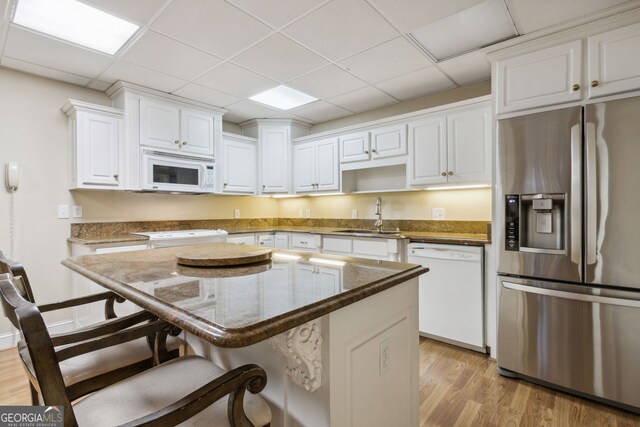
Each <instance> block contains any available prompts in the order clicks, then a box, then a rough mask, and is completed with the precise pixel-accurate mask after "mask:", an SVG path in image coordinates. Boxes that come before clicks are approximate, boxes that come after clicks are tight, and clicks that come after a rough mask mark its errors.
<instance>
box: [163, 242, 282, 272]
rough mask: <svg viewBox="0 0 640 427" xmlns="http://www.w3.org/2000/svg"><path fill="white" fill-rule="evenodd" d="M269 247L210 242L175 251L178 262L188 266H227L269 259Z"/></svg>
mask: <svg viewBox="0 0 640 427" xmlns="http://www.w3.org/2000/svg"><path fill="white" fill-rule="evenodd" d="M271 252H272V251H271V249H270V248H263V247H260V246H251V245H238V244H233V243H210V244H206V245H193V246H190V247H185V248H184V250H183V251H180V252H178V253H176V258H177V259H178V264H180V265H188V266H190V267H228V266H233V265H246V264H254V263H257V262H262V261H267V260H269V259H271Z"/></svg>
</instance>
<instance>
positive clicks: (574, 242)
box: [570, 124, 582, 264]
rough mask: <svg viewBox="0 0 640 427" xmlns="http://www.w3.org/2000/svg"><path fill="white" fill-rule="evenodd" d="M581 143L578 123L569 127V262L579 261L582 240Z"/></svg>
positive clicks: (575, 262)
mask: <svg viewBox="0 0 640 427" xmlns="http://www.w3.org/2000/svg"><path fill="white" fill-rule="evenodd" d="M581 177H582V144H581V138H580V125H579V124H577V125H574V126H572V127H571V200H570V206H571V207H570V216H571V231H570V233H571V236H570V244H571V253H570V255H571V262H573V263H574V264H578V263H580V250H581V248H582V242H581V241H580V237H581V235H582V215H581V212H582V188H580V187H581V185H580V183H581Z"/></svg>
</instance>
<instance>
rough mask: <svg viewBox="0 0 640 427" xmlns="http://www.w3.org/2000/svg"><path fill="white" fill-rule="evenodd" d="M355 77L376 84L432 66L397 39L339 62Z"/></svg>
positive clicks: (424, 57) (410, 45) (406, 42)
mask: <svg viewBox="0 0 640 427" xmlns="http://www.w3.org/2000/svg"><path fill="white" fill-rule="evenodd" d="M340 65H341V66H343V67H345V68H346V69H348V70H349V71H350V72H352V73H353V74H355V75H356V76H358V77H360V78H362V79H363V80H366V81H368V82H369V83H377V82H381V81H383V80H388V79H390V78H393V77H397V76H401V75H403V74H407V73H410V72H412V71H416V70H419V69H421V68H425V67H428V66H430V65H432V62H431V61H430V60H429V59H427V57H426V56H425V55H423V54H422V53H421V52H419V51H418V49H417V48H415V47H414V46H413V45H412V44H411V43H409V42H408V41H406V40H405V39H404V38H402V37H398V38H396V39H393V40H391V41H388V42H386V43H383V44H381V45H379V46H376V47H374V48H372V49H369V50H367V51H365V52H362V53H359V54H357V55H355V56H352V57H351V58H347V59H345V60H344V61H342V62H340Z"/></svg>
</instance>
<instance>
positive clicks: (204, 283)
mask: <svg viewBox="0 0 640 427" xmlns="http://www.w3.org/2000/svg"><path fill="white" fill-rule="evenodd" d="M220 245H231V244H229V243H208V244H200V245H193V246H190V247H196V246H197V247H200V248H205V247H206V248H210V249H211V250H212V251H215V250H220V249H221V248H223V246H220ZM185 248H186V247H184V246H183V247H180V246H178V247H170V248H161V249H147V250H141V251H135V252H127V253H112V254H100V255H86V256H82V257H76V258H69V259H66V260H64V261H63V262H62V264H63V265H65V266H67V267H69V268H70V269H72V270H74V271H76V272H78V273H80V274H81V275H83V276H85V277H87V278H89V279H91V280H93V281H95V282H97V283H98V284H100V285H102V286H104V287H105V288H107V289H110V290H112V291H114V292H116V293H118V294H120V295H122V296H123V297H124V298H126V299H128V300H130V301H132V302H133V303H135V304H137V305H138V306H140V307H142V308H143V309H145V310H148V311H150V312H152V313H154V314H155V315H157V316H159V317H162V318H164V319H166V320H168V321H169V322H171V323H173V324H174V325H177V326H179V327H181V328H183V329H184V330H186V331H188V332H191V333H193V334H194V335H196V336H198V337H200V338H202V339H204V340H206V341H209V342H210V343H212V344H215V345H217V346H221V347H243V346H248V345H251V344H255V343H257V342H259V341H262V340H264V339H267V338H269V337H272V336H274V335H277V334H279V333H282V332H284V331H287V330H289V329H291V328H293V327H295V326H298V325H300V324H302V323H304V322H307V321H310V320H312V319H315V318H319V317H321V316H323V315H325V314H328V313H330V312H332V311H334V310H337V309H340V308H342V307H345V306H347V305H349V304H352V303H354V302H356V301H359V300H361V299H364V298H367V297H368V296H371V295H374V294H377V293H379V292H382V291H384V290H386V289H388V288H391V287H393V286H395V285H398V284H400V283H403V282H406V281H407V280H410V279H412V278H415V277H417V276H419V275H421V274H424V273H426V272H427V271H428V269H426V268H424V267H421V266H418V265H415V264H404V263H395V262H387V261H374V260H365V259H359V258H350V257H341V256H334V255H327V254H318V253H306V252H294V251H285V250H274V253H273V258H272V260H270V261H267V262H262V263H258V264H254V265H248V266H243V267H232V268H195V267H183V266H180V265H178V264H177V262H176V255H177V254H178V253H179V252H184V251H185ZM322 274H324V275H329V276H330V277H331V279H332V280H329V281H323V280H319V279H318V277H319V275H322ZM329 276H328V277H329Z"/></svg>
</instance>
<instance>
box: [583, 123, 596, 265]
mask: <svg viewBox="0 0 640 427" xmlns="http://www.w3.org/2000/svg"><path fill="white" fill-rule="evenodd" d="M586 140H587V143H586V149H587V153H586V163H587V165H586V177H587V189H586V191H587V194H586V197H587V207H586V209H587V215H586V218H587V230H586V246H587V248H586V250H587V255H586V258H587V260H586V262H587V265H593V264H595V263H596V232H597V222H596V221H597V219H598V218H597V214H598V211H597V209H598V204H597V197H596V196H597V194H596V192H597V182H596V180H597V171H596V125H595V124H594V123H587V124H586Z"/></svg>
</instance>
